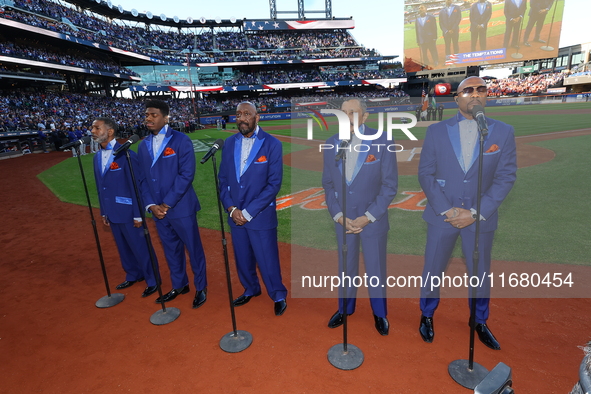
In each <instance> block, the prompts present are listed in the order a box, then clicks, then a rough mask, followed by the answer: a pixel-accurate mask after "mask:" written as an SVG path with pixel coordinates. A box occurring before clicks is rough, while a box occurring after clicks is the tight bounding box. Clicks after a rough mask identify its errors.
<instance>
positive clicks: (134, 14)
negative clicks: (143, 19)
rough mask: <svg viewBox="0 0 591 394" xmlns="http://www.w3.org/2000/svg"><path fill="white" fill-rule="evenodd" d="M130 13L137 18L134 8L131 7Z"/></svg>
mask: <svg viewBox="0 0 591 394" xmlns="http://www.w3.org/2000/svg"><path fill="white" fill-rule="evenodd" d="M131 15H133V16H134V17H136V18H137V16H138V15H139V12H137V10H136V9H135V8H133V9H132V10H131Z"/></svg>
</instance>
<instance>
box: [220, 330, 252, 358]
mask: <svg viewBox="0 0 591 394" xmlns="http://www.w3.org/2000/svg"><path fill="white" fill-rule="evenodd" d="M251 343H252V335H250V333H249V332H248V331H243V330H236V334H234V331H232V332H229V333H227V334H226V335H224V336H223V337H222V339H220V348H221V349H222V350H223V351H224V352H228V353H238V352H241V351H243V350H244V349H246V348H248V347H249V346H250V344H251Z"/></svg>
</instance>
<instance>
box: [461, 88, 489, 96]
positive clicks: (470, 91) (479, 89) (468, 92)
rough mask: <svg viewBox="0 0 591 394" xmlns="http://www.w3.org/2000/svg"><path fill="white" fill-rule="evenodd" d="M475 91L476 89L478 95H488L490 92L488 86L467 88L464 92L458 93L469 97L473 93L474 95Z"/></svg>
mask: <svg viewBox="0 0 591 394" xmlns="http://www.w3.org/2000/svg"><path fill="white" fill-rule="evenodd" d="M474 89H476V91H477V92H478V93H486V92H487V91H488V89H487V88H486V86H469V87H467V88H464V89H463V90H462V91H460V92H458V94H460V95H462V96H469V95H471V94H472V93H474Z"/></svg>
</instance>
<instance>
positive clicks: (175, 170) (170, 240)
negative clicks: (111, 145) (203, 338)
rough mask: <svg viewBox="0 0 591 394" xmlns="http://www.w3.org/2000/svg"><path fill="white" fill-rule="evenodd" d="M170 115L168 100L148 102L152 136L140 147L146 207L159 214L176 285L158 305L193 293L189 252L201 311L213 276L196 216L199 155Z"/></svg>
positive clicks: (157, 219) (195, 304)
mask: <svg viewBox="0 0 591 394" xmlns="http://www.w3.org/2000/svg"><path fill="white" fill-rule="evenodd" d="M169 112H170V108H169V106H168V104H166V103H165V102H164V101H160V100H149V101H147V102H146V111H145V116H146V120H145V122H146V127H147V129H148V130H149V131H150V134H149V135H148V136H147V137H146V138H145V139H144V140H143V141H142V142H141V143H140V145H139V147H138V158H139V163H140V168H141V171H142V175H143V178H142V179H143V182H141V189H142V199H143V203H144V204H145V206H146V209H148V210H150V211H151V212H152V214H153V216H154V221H155V222H156V228H157V229H158V235H159V236H160V240H161V241H162V248H163V249H164V255H165V256H166V261H167V263H168V268H169V269H170V280H171V282H172V290H171V291H170V292H168V293H167V294H164V295H163V296H162V299H160V297H158V298H157V299H156V302H162V301H163V302H168V301H172V300H174V299H175V298H176V297H177V296H178V295H180V294H186V293H188V292H189V278H188V276H187V261H186V257H185V248H186V249H187V251H188V252H189V259H190V263H191V269H192V271H193V275H194V280H193V283H194V284H195V289H196V293H195V298H194V299H193V308H198V307H200V306H201V305H203V303H204V302H205V301H206V299H207V278H206V272H205V253H204V252H203V246H202V244H201V236H200V235H199V226H198V225H197V216H196V215H197V211H199V209H200V208H201V207H200V205H199V200H198V199H197V195H196V194H195V190H194V189H193V179H194V178H195V152H194V151H193V143H192V142H191V139H190V138H189V137H188V136H187V135H186V134H183V133H181V132H179V131H176V130H173V129H172V128H170V127H169V126H168V120H169V118H168V115H169Z"/></svg>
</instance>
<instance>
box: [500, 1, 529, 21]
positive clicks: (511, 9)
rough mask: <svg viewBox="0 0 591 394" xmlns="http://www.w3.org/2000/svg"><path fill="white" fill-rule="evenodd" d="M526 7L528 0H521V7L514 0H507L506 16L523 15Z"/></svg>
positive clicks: (512, 17) (509, 17)
mask: <svg viewBox="0 0 591 394" xmlns="http://www.w3.org/2000/svg"><path fill="white" fill-rule="evenodd" d="M526 8H527V0H521V4H519V7H517V6H516V5H515V3H514V0H505V7H504V13H505V18H507V19H514V18H517V17H523V16H524V15H525V9H526Z"/></svg>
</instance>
